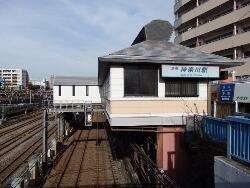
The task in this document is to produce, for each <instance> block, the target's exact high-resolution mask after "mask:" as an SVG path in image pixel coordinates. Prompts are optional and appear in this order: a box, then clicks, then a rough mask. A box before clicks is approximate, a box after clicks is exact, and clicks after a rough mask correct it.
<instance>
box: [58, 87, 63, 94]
mask: <svg viewBox="0 0 250 188" xmlns="http://www.w3.org/2000/svg"><path fill="white" fill-rule="evenodd" d="M58 95H59V96H62V86H58Z"/></svg>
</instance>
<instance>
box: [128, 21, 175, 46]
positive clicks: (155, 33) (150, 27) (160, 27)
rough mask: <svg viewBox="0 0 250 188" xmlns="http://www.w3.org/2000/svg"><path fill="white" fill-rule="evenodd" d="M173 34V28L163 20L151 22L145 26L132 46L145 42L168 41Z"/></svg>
mask: <svg viewBox="0 0 250 188" xmlns="http://www.w3.org/2000/svg"><path fill="white" fill-rule="evenodd" d="M172 33H173V26H172V25H171V24H170V23H169V22H168V21H165V20H153V21H151V22H149V23H148V24H146V25H145V26H144V27H143V28H142V30H141V31H140V32H139V34H138V35H137V37H136V38H135V40H134V42H133V44H132V45H134V44H137V43H140V42H142V41H145V40H158V41H159V40H160V41H162V40H166V41H168V40H169V39H170V37H171V35H172Z"/></svg>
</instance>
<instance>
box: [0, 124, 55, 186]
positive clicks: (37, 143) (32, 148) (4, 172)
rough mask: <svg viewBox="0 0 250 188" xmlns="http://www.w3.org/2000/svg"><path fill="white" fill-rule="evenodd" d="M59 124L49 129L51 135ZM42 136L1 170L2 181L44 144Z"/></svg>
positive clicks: (0, 180)
mask: <svg viewBox="0 0 250 188" xmlns="http://www.w3.org/2000/svg"><path fill="white" fill-rule="evenodd" d="M56 128H57V124H56V123H55V124H54V125H52V128H51V129H50V130H49V137H51V136H52V135H53V134H54V133H55V132H56ZM41 140H42V138H41V137H40V138H38V139H37V140H36V141H35V142H33V143H32V145H30V146H29V147H27V148H26V149H25V150H24V151H23V152H22V153H20V154H19V155H18V156H17V157H16V158H15V159H14V160H12V161H11V162H9V164H7V165H6V166H5V167H4V168H3V169H1V170H0V183H3V182H5V180H7V178H8V177H10V176H11V174H13V173H14V172H15V171H16V170H17V169H18V168H19V167H20V166H21V165H22V164H23V162H24V161H26V160H27V159H28V158H29V157H31V156H32V155H33V154H34V153H35V152H36V151H37V150H38V149H39V148H40V147H41V145H42V143H41V142H40V141H41Z"/></svg>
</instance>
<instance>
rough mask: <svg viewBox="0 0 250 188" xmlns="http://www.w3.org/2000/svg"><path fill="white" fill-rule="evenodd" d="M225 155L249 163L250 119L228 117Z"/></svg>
mask: <svg viewBox="0 0 250 188" xmlns="http://www.w3.org/2000/svg"><path fill="white" fill-rule="evenodd" d="M228 122H229V128H228V140H227V155H228V158H231V157H232V156H233V157H236V158H238V159H240V160H242V161H245V162H248V163H250V119H248V118H244V117H229V118H228Z"/></svg>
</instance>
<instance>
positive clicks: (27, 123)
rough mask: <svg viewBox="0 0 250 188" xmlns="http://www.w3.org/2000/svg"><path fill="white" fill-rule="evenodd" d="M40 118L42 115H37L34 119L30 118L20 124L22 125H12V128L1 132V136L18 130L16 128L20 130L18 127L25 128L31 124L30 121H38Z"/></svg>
mask: <svg viewBox="0 0 250 188" xmlns="http://www.w3.org/2000/svg"><path fill="white" fill-rule="evenodd" d="M39 119H41V117H36V118H34V119H29V120H28V121H27V122H25V123H22V124H20V125H18V126H16V127H12V128H10V129H7V130H6V131H3V132H0V136H2V135H5V134H8V133H11V132H13V131H16V130H18V129H21V128H24V127H26V126H28V125H30V123H33V122H36V121H37V120H39Z"/></svg>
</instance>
